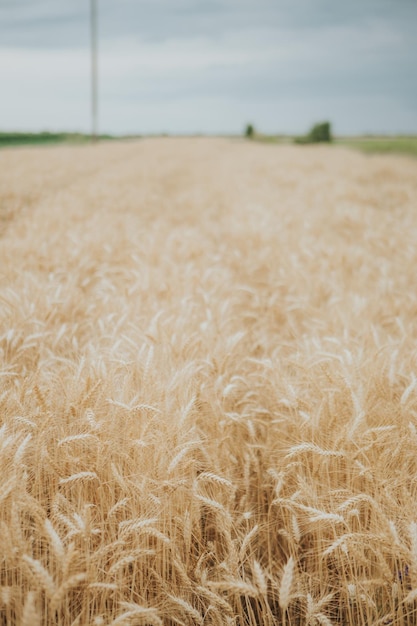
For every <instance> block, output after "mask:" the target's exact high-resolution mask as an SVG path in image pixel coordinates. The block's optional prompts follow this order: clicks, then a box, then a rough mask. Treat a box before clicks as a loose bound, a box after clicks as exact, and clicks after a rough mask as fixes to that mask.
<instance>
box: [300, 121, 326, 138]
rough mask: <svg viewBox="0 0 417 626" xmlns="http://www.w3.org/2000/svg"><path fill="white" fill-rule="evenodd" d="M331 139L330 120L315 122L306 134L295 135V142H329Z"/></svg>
mask: <svg viewBox="0 0 417 626" xmlns="http://www.w3.org/2000/svg"><path fill="white" fill-rule="evenodd" d="M332 140H333V137H332V127H331V124H330V122H320V123H319V124H315V125H314V126H313V127H312V128H311V130H310V132H309V133H308V135H304V136H303V137H297V138H296V139H295V143H330V142H331V141H332Z"/></svg>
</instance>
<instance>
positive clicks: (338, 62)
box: [0, 0, 417, 133]
mask: <svg viewBox="0 0 417 626" xmlns="http://www.w3.org/2000/svg"><path fill="white" fill-rule="evenodd" d="M98 3H99V10H100V24H99V33H100V128H101V130H102V131H108V132H116V133H117V132H119V133H122V132H137V133H141V132H143V133H147V132H161V131H168V132H173V133H175V132H180V133H182V132H185V133H192V132H241V130H242V128H243V126H244V124H245V123H246V122H248V121H252V122H253V123H254V124H255V125H256V126H257V127H259V129H260V130H263V131H264V132H288V133H293V132H303V131H304V130H307V128H308V126H309V125H310V124H311V123H313V122H314V121H318V120H321V119H324V118H327V119H330V120H331V121H332V122H333V125H334V128H335V130H336V132H339V133H360V132H375V133H377V132H403V133H407V132H414V133H416V132H417V80H416V75H417V72H416V63H417V61H416V60H417V37H416V36H415V32H416V30H417V0H350V2H337V1H336V0H117V2H116V0H98ZM88 20H89V1H88V0H0V84H1V87H2V88H1V100H0V129H28V130H38V129H69V130H72V129H73V130H76V129H80V130H87V129H88V128H89V121H90V120H89V113H90V107H89V95H90V94H89V70H90V67H89V21H88Z"/></svg>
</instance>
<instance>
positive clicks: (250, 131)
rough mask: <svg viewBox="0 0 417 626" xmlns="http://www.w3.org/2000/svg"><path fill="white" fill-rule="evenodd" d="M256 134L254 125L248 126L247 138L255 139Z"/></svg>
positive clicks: (246, 129)
mask: <svg viewBox="0 0 417 626" xmlns="http://www.w3.org/2000/svg"><path fill="white" fill-rule="evenodd" d="M254 134H255V128H254V126H253V125H252V124H247V126H246V128H245V137H247V138H248V139H253V136H254Z"/></svg>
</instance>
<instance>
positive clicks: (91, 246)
mask: <svg viewBox="0 0 417 626" xmlns="http://www.w3.org/2000/svg"><path fill="white" fill-rule="evenodd" d="M0 168H1V172H2V182H1V183H0V213H1V214H2V215H3V217H4V223H3V237H2V239H1V240H0V313H1V321H0V324H1V326H0V385H1V391H0V406H1V435H0V457H1V458H0V468H1V472H0V585H1V589H0V616H1V618H0V623H2V624H3V625H6V624H7V625H8V626H9V625H10V626H12V625H20V624H22V625H25V626H32V625H33V626H36V625H39V626H40V625H47V626H49V625H51V626H52V625H59V626H70V625H72V626H84V625H88V626H110V624H112V625H113V626H116V625H120V626H122V625H123V626H139V625H143V626H151V625H154V626H161V625H164V626H165V625H166V626H170V625H174V624H179V625H186V626H192V625H194V624H202V625H203V624H204V625H205V626H208V625H212V626H215V625H216V626H220V625H229V626H232V625H235V626H243V625H250V626H254V625H255V624H265V625H270V626H272V625H274V624H286V625H287V626H290V625H291V626H297V625H301V624H308V625H310V626H320V625H321V626H328V625H330V624H352V625H353V624H355V625H369V624H381V625H383V624H399V625H400V624H403V625H409V626H411V625H413V624H415V623H416V620H417V604H416V602H417V507H416V501H417V500H416V498H417V493H416V491H417V454H416V450H417V378H416V373H417V363H416V345H417V344H416V339H417V273H416V267H417V228H416V208H417V163H414V162H413V161H410V160H405V159H404V160H402V159H401V158H399V157H373V158H368V157H365V156H363V155H360V154H355V153H352V152H348V151H343V150H340V151H337V152H336V151H334V150H331V148H309V149H307V150H302V149H299V148H296V147H282V148H276V147H270V146H263V145H253V144H244V143H240V142H228V141H221V140H168V139H166V140H149V141H143V142H140V143H132V144H119V145H118V144H112V145H103V146H98V147H94V148H92V147H73V148H69V147H62V148H53V149H30V150H29V149H26V150H15V151H14V150H12V151H10V150H9V151H7V152H5V153H1V154H0ZM6 217H7V221H6Z"/></svg>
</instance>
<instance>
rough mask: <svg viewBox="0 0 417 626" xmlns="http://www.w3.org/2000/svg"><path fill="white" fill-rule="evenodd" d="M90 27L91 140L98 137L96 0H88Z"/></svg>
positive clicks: (93, 140) (95, 139)
mask: <svg viewBox="0 0 417 626" xmlns="http://www.w3.org/2000/svg"><path fill="white" fill-rule="evenodd" d="M90 28H91V141H92V142H96V141H97V139H98V89H97V83H98V77H97V0H90Z"/></svg>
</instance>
